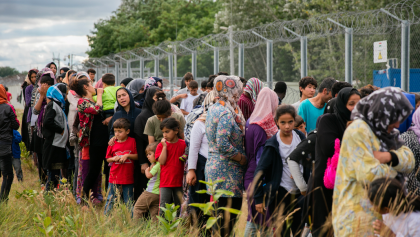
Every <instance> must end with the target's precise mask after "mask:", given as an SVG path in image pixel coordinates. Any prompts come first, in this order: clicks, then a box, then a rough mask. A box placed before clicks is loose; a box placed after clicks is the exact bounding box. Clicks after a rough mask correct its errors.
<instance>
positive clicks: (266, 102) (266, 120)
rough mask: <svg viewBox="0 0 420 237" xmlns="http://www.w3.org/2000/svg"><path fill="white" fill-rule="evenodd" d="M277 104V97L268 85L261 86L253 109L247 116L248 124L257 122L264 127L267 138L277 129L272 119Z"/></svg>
mask: <svg viewBox="0 0 420 237" xmlns="http://www.w3.org/2000/svg"><path fill="white" fill-rule="evenodd" d="M278 104H279V99H278V97H277V94H276V92H274V91H272V90H270V88H268V87H266V88H263V89H262V90H261V95H260V96H259V97H258V100H257V104H256V105H255V110H254V112H252V114H251V117H250V118H249V124H257V125H258V126H260V127H261V128H262V129H264V131H265V133H266V134H267V139H269V138H271V137H272V136H274V135H275V134H276V133H277V131H278V128H277V125H276V122H275V121H274V116H275V115H276V109H277V106H278Z"/></svg>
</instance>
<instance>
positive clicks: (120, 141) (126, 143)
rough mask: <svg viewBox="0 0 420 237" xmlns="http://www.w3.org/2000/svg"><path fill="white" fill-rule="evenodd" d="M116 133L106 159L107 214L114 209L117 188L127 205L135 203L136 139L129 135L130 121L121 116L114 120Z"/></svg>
mask: <svg viewBox="0 0 420 237" xmlns="http://www.w3.org/2000/svg"><path fill="white" fill-rule="evenodd" d="M113 127H114V134H115V137H116V140H115V143H114V145H113V146H108V150H107V153H106V161H108V163H110V165H111V170H110V172H109V186H108V190H109V194H108V198H107V200H106V204H105V215H106V214H107V213H108V212H109V211H110V210H111V209H112V206H113V205H114V202H115V199H116V198H117V192H116V189H118V190H119V192H118V193H119V194H120V195H121V197H122V198H123V200H124V203H125V204H126V205H130V208H132V204H133V189H134V162H133V160H137V148H136V140H135V139H134V138H131V137H129V136H128V134H129V133H130V121H128V119H126V118H119V119H117V120H116V121H115V122H114V125H113Z"/></svg>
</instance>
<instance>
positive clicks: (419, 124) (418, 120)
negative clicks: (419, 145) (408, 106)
mask: <svg viewBox="0 0 420 237" xmlns="http://www.w3.org/2000/svg"><path fill="white" fill-rule="evenodd" d="M408 130H409V131H413V132H414V133H415V134H416V136H417V139H419V142H420V109H417V110H416V111H415V112H414V114H413V126H411V127H410V128H409V129H408Z"/></svg>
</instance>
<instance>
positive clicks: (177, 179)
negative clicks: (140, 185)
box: [155, 117, 186, 215]
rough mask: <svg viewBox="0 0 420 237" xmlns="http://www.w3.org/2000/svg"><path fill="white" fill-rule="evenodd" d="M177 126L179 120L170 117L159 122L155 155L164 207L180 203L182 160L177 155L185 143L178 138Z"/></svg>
mask: <svg viewBox="0 0 420 237" xmlns="http://www.w3.org/2000/svg"><path fill="white" fill-rule="evenodd" d="M179 127H180V125H179V122H178V121H177V120H176V119H175V118H172V117H169V118H166V119H164V120H163V121H162V123H161V124H160V129H161V130H162V132H163V139H162V141H161V142H160V143H159V145H158V146H157V148H156V153H155V157H156V158H157V160H158V161H159V163H160V165H161V175H160V206H161V207H165V204H166V203H175V205H181V203H182V180H183V177H184V162H182V161H181V160H180V159H179V157H180V156H182V155H183V154H184V151H185V147H186V144H185V141H184V140H182V139H179ZM172 199H173V200H172ZM159 214H160V215H162V214H163V212H162V210H159Z"/></svg>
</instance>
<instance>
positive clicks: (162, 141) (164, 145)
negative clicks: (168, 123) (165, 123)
mask: <svg viewBox="0 0 420 237" xmlns="http://www.w3.org/2000/svg"><path fill="white" fill-rule="evenodd" d="M160 143H162V146H163V147H166V139H165V138H162V140H161V141H160Z"/></svg>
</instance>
